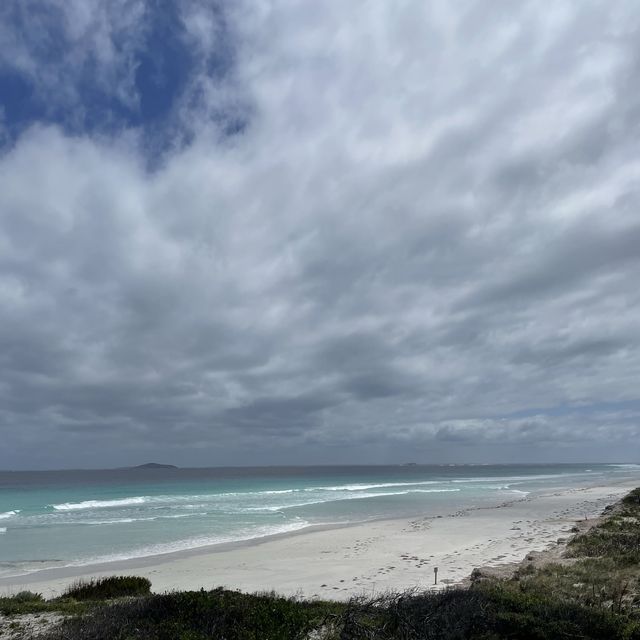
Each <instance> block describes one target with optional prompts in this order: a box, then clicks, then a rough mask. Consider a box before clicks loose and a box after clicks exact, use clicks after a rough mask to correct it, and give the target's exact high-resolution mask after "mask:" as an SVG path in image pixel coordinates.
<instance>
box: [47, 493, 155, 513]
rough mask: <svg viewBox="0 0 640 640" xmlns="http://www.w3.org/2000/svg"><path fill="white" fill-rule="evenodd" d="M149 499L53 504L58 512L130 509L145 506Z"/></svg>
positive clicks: (140, 497) (141, 497) (137, 498)
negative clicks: (113, 508)
mask: <svg viewBox="0 0 640 640" xmlns="http://www.w3.org/2000/svg"><path fill="white" fill-rule="evenodd" d="M148 500H149V498H147V497H146V496H135V497H133V498H121V499H119V500H84V501H83V502H63V503H62V504H52V505H50V506H52V507H53V508H54V509H55V510H56V511H81V510H83V509H107V508H109V507H128V506H131V505H135V504H145V503H146V502H148Z"/></svg>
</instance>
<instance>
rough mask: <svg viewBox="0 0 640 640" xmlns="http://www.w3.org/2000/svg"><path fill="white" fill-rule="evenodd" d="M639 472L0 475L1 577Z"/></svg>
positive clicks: (514, 469) (568, 468)
mask: <svg viewBox="0 0 640 640" xmlns="http://www.w3.org/2000/svg"><path fill="white" fill-rule="evenodd" d="M638 473H640V466H636V465H610V464H608V465H537V466H536V465H526V466H525V465H499V466H494V465H460V466H417V465H415V466H414V465H411V466H380V467H297V468H294V467H290V468H233V469H157V470H150V469H145V470H109V471H50V472H0V577H6V576H11V575H19V574H24V573H28V572H31V571H36V570H39V569H45V568H52V567H61V566H69V565H83V564H91V563H95V562H104V561H110V560H123V559H127V558H133V557H143V556H149V555H155V554H159V553H167V552H172V551H179V550H184V549H193V548H197V547H202V546H207V545H211V544H217V543H223V542H233V541H240V540H251V539H255V538H260V537H263V536H267V535H273V534H277V533H286V532H292V531H296V530H301V529H304V528H305V527H308V526H310V525H315V524H330V523H348V522H362V521H367V520H372V519H379V518H394V517H404V516H412V515H418V514H420V515H422V514H427V515H436V514H441V515H446V514H447V513H451V512H455V511H457V510H459V509H462V508H473V507H481V506H489V505H492V504H499V503H501V502H505V501H507V500H513V499H518V498H520V497H525V496H526V495H528V494H531V493H536V492H546V491H550V490H554V489H565V488H568V487H573V486H576V487H577V486H587V485H593V484H600V483H606V482H615V481H616V480H617V479H620V480H622V479H624V478H625V477H627V476H630V475H637V474H638Z"/></svg>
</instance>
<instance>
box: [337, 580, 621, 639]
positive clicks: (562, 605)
mask: <svg viewBox="0 0 640 640" xmlns="http://www.w3.org/2000/svg"><path fill="white" fill-rule="evenodd" d="M343 618H344V625H343V630H342V635H341V636H340V637H341V638H343V639H345V640H392V639H396V638H398V639H400V638H402V639H404V640H463V639H464V640H499V639H503V638H504V639H506V638H509V639H511V640H558V639H559V638H583V639H585V640H586V639H589V640H614V639H616V638H619V639H622V638H623V637H626V636H625V635H624V634H625V632H626V629H627V626H628V621H627V619H626V618H624V617H622V616H616V615H614V614H612V613H611V612H608V611H603V610H596V609H591V608H588V607H584V606H581V605H578V604H572V603H567V602H563V601H555V600H552V599H549V598H542V597H539V596H537V595H532V594H522V593H517V592H514V591H511V590H509V589H504V588H502V587H500V586H495V585H491V586H486V584H484V583H483V584H482V585H481V586H478V587H474V588H471V589H469V590H463V589H452V590H448V591H444V592H441V593H425V594H420V595H415V594H410V595H407V594H396V595H388V596H385V597H384V598H381V599H377V600H373V601H369V602H363V601H354V602H352V603H350V605H349V608H348V610H347V611H346V612H345V614H344V616H343Z"/></svg>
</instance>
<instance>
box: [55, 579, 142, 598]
mask: <svg viewBox="0 0 640 640" xmlns="http://www.w3.org/2000/svg"><path fill="white" fill-rule="evenodd" d="M150 592H151V582H150V581H149V580H147V578H141V577H139V576H110V577H108V578H99V579H97V580H79V581H78V582H75V583H73V584H72V585H71V586H70V587H69V588H68V589H67V590H66V591H65V592H64V593H63V595H62V598H63V599H65V598H73V599H74V600H106V599H109V598H123V597H127V596H143V595H148V594H149V593H150Z"/></svg>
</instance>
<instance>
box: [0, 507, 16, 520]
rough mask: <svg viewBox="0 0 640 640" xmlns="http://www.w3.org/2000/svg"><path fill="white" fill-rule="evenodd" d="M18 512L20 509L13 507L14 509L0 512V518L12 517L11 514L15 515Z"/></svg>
mask: <svg viewBox="0 0 640 640" xmlns="http://www.w3.org/2000/svg"><path fill="white" fill-rule="evenodd" d="M19 513H20V509H15V510H14V511H5V512H4V513H0V520H6V519H7V518H13V516H17V515H18V514H19Z"/></svg>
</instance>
